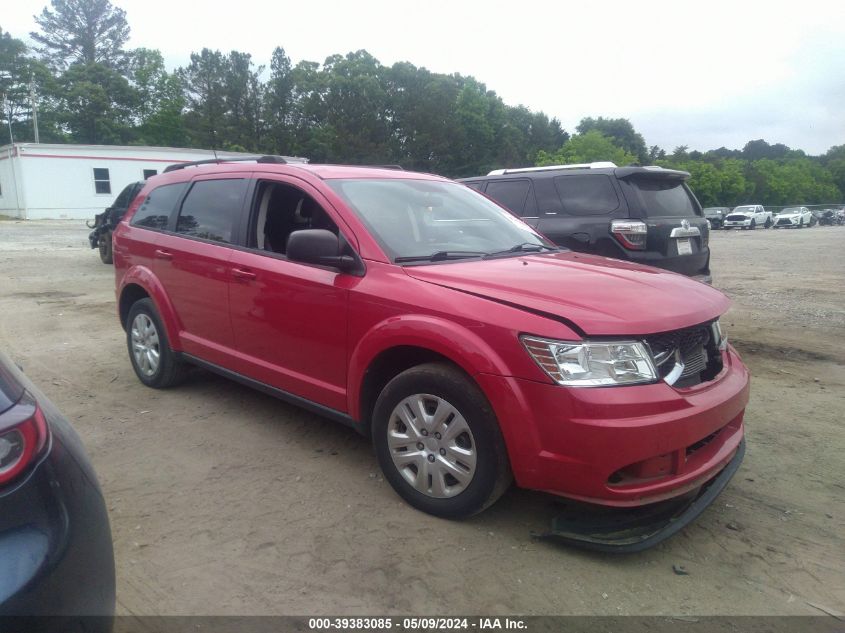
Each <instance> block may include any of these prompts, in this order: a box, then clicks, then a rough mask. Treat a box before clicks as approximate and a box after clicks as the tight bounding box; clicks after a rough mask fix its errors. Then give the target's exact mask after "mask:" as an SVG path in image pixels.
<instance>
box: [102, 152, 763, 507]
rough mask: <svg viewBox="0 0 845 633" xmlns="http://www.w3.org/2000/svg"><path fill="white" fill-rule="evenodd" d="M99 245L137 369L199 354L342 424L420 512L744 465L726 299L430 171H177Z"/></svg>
mask: <svg viewBox="0 0 845 633" xmlns="http://www.w3.org/2000/svg"><path fill="white" fill-rule="evenodd" d="M113 246H114V263H115V272H116V291H117V297H118V306H119V316H120V322H121V324H122V325H123V327H124V328H125V330H126V338H127V344H128V348H129V358H130V360H131V362H132V366H133V368H134V370H135V372H136V374H137V376H138V378H139V380H140V381H141V382H143V383H144V384H145V385H147V386H149V387H155V388H162V387H170V386H172V385H174V384H176V383H177V382H178V381H179V380H180V378H181V377H182V376H183V375H184V370H185V368H186V366H188V365H198V366H200V367H204V368H206V369H209V370H211V371H215V372H219V373H221V374H223V375H225V376H228V377H230V378H232V379H234V380H237V381H240V382H243V383H245V384H247V385H251V386H253V387H255V388H258V389H260V390H262V391H265V392H268V393H271V394H273V395H276V396H278V397H279V398H282V399H284V400H287V401H289V402H293V403H296V404H298V405H301V406H303V407H306V408H308V409H311V410H313V411H317V412H319V413H321V414H323V415H325V416H328V417H331V418H334V419H336V420H338V421H340V422H342V423H344V424H347V425H349V426H351V427H353V428H355V429H357V430H358V431H359V432H361V433H363V434H366V435H367V436H369V437H371V438H372V442H373V445H374V447H375V452H376V454H377V456H378V461H379V463H380V465H381V468H382V470H383V471H384V475H385V477H386V478H387V480H388V481H389V482H390V484H391V485H392V486H393V488H394V489H395V490H396V492H397V493H398V494H399V495H401V496H402V497H403V498H404V499H405V500H406V501H407V502H408V503H410V504H411V505H413V506H414V507H416V508H418V509H420V510H423V511H425V512H428V513H431V514H434V515H438V516H442V517H465V516H468V515H471V514H473V513H476V512H479V511H481V510H483V509H484V508H486V507H487V506H489V505H490V504H492V503H493V502H494V501H496V499H497V498H498V497H499V496H501V495H502V493H503V492H504V491H505V490H506V489H507V488H508V486H509V485H510V484H511V482H512V481H515V482H516V484H517V485H518V486H520V487H523V488H530V489H535V490H542V491H546V492H549V493H553V494H555V495H560V496H563V497H568V498H570V499H575V500H578V501H582V502H589V503H591V504H601V505H605V506H620V507H628V508H631V507H634V506H646V505H650V504H656V503H657V502H663V501H665V500H667V499H672V498H676V497H682V496H689V495H695V494H696V493H697V491H699V490H703V489H706V488H707V487H708V484H709V483H711V482H712V481H714V480H716V479H718V478H720V477H721V478H722V479H725V481H724V483H727V479H730V475H732V474H733V472H734V471H735V470H736V467H737V466H738V465H739V462H740V461H741V459H742V455H743V451H744V442H743V421H742V420H743V412H744V409H745V406H746V403H747V402H748V393H749V375H748V372H747V370H746V368H745V367H744V365H743V364H742V362H741V361H740V358H739V356H738V355H737V354H736V352H735V351H734V349H733V348H732V347H731V345H729V344H728V342H727V339H726V337H725V335H724V333H723V331H722V329H721V327H720V325H719V317H720V316H722V315H723V314H724V313H725V311H726V310H727V308H728V305H729V302H728V299H727V298H726V297H725V296H724V295H723V294H722V293H720V292H719V291H717V290H714V289H713V288H711V287H710V286H707V285H705V284H702V283H699V282H697V281H692V280H690V279H688V278H686V277H684V276H682V275H677V274H674V273H670V272H667V271H663V270H660V269H657V268H650V267H646V266H641V265H638V264H633V263H630V262H623V261H617V260H613V259H608V258H604V257H596V256H591V255H584V254H579V253H574V252H571V251H568V250H566V249H563V248H559V247H557V246H555V245H554V244H553V243H551V242H550V241H548V240H547V239H546V238H544V237H543V236H542V235H540V234H539V233H537V232H536V231H534V230H533V229H532V228H530V227H529V226H528V225H526V224H524V223H523V222H522V221H521V220H519V219H518V218H515V217H514V216H513V215H511V214H510V213H509V212H508V211H506V210H505V209H503V208H502V207H500V206H498V205H497V204H496V203H494V202H493V201H491V200H490V199H488V198H486V197H485V196H484V195H482V194H480V193H478V192H476V191H473V190H472V189H469V188H468V187H466V186H464V185H461V184H458V183H455V182H453V181H450V180H447V179H445V178H440V177H437V176H433V175H428V174H420V173H412V172H405V171H401V170H398V169H389V168H375V167H353V166H335V165H310V164H304V163H303V164H299V163H296V164H294V163H285V162H284V160H283V159H281V158H278V157H262V158H259V159H252V162H249V163H247V162H234V161H225V162H224V161H221V162H214V163H212V164H187V165H176V166H173V167H171V168H169V169H168V170H167V171H166V173H164V174H162V175H160V176H156V177H153V178H150V179H149V180H148V181H147V183H146V185H145V186H144V188H143V190H142V191H141V192H140V194H139V195H138V197H137V198H136V199H135V201H134V202H133V204H132V205H131V207H130V208H129V210H128V212H127V213H126V215H125V217H124V219H123V220H122V221H121V222H120V224H119V226H118V227H117V229H116V230H115V232H114V243H113ZM726 472H727V473H728V474H727V476H726V477H725V476H724V475H725V473H726ZM724 483H722V484H721V487H720V488H719V490H721V488H723V487H724ZM712 496H714V495H712ZM712 496H711V500H712ZM699 512H700V510H699Z"/></svg>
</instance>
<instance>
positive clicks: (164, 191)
mask: <svg viewBox="0 0 845 633" xmlns="http://www.w3.org/2000/svg"><path fill="white" fill-rule="evenodd" d="M185 186H186V184H185V183H184V182H179V183H176V184H173V185H162V186H161V187H156V188H155V189H153V190H152V191H151V192H150V193H148V194H147V197H146V198H145V199H144V202H143V203H142V204H141V206H140V208H139V209H138V210H137V211H136V212H135V215H133V216H132V221H131V222H130V224H131V225H132V226H143V227H146V228H148V229H158V230H160V231H164V230H165V229H167V223H168V221H169V220H170V214H171V213H172V212H173V207H175V206H176V202H178V200H179V197H180V196H181V195H182V192H183V191H185Z"/></svg>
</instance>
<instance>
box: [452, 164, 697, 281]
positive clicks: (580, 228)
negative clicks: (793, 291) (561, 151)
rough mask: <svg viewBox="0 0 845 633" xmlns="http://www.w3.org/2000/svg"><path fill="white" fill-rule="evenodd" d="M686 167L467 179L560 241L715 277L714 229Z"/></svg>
mask: <svg viewBox="0 0 845 633" xmlns="http://www.w3.org/2000/svg"><path fill="white" fill-rule="evenodd" d="M688 178H689V174H688V173H687V172H684V171H675V170H672V169H664V168H662V167H617V166H616V165H614V164H613V163H609V162H600V163H589V164H582V165H556V166H551V167H527V168H523V169H498V170H495V171H491V172H490V173H489V174H487V175H486V176H478V177H475V178H462V179H461V180H460V182H463V183H464V184H465V185H467V186H469V187H472V188H473V189H476V190H477V191H480V192H482V193H484V194H485V195H487V196H488V197H490V198H492V199H493V200H495V201H496V202H498V203H499V204H501V205H502V206H504V207H505V208H507V209H509V210H510V211H511V212H512V213H514V214H515V215H517V216H519V217H521V218H522V219H523V220H524V221H525V222H527V223H528V224H530V225H531V226H533V227H535V228H536V229H537V230H539V231H540V232H541V233H543V234H544V235H545V236H546V237H548V238H549V239H551V240H552V241H554V242H555V243H556V244H558V245H560V246H565V247H567V248H570V249H572V250H574V251H580V252H584V253H593V254H595V255H604V256H605V257H614V258H616V259H627V260H631V261H635V262H638V263H641V264H647V265H649V266H658V267H660V268H665V269H667V270H671V271H673V272H677V273H681V274H684V275H687V276H689V277H693V278H695V279H698V280H700V281H704V282H706V283H710V281H711V277H710V248H709V247H708V240H709V237H710V229H709V226H708V224H707V220H706V219H705V217H704V214H703V212H702V210H701V205H700V204H699V203H698V200H696V198H695V196H694V195H693V193H692V191H690V188H689V186H687V183H686V181H687V179H688Z"/></svg>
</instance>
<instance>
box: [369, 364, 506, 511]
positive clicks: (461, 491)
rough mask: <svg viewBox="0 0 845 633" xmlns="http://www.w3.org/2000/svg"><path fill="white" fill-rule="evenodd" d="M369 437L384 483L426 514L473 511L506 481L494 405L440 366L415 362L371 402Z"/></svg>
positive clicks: (457, 373)
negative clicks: (415, 365)
mask: <svg viewBox="0 0 845 633" xmlns="http://www.w3.org/2000/svg"><path fill="white" fill-rule="evenodd" d="M372 433H373V445H374V447H375V451H376V457H377V458H378V461H379V465H380V466H381V469H382V472H384V476H385V478H386V479H387V481H388V482H390V485H391V486H393V489H394V490H395V491H396V492H397V493H398V494H399V496H400V497H402V498H403V499H404V500H405V501H407V502H408V503H409V504H410V505H412V506H413V507H415V508H417V509H418V510H422V511H423V512H427V513H428V514H433V515H435V516H439V517H444V518H449V519H457V518H463V517H468V516H471V515H473V514H477V513H478V512H481V511H482V510H484V509H485V508H487V507H488V506H490V505H491V504H493V503H494V502H495V501H496V500H497V499H498V498H499V497H500V496H502V494H503V493H504V492H505V490H507V488H508V486H509V485H510V483H511V480H512V476H511V471H510V464H509V462H508V455H507V450H506V448H505V442H504V439H503V438H502V433H501V430H500V429H499V424H498V421H497V420H496V415H495V414H494V413H493V408H492V407H491V406H490V403H489V402H488V401H487V398H486V397H485V396H484V394H483V393H482V392H481V390H480V389H479V388H478V386H477V385H476V384H475V383H474V382H473V381H472V380H470V379H469V378H468V377H467V376H466V375H465V374H464V373H463V372H461V371H460V370H458V369H457V368H455V367H452V366H451V365H448V364H446V363H427V364H425V365H419V366H417V367H412V368H411V369H408V370H406V371H404V372H402V373H401V374H399V375H398V376H396V377H395V378H393V380H391V381H390V382H389V383H388V384H387V386H385V388H384V389H383V390H382V392H381V394H380V395H379V397H378V400H377V401H376V405H375V409H374V411H373V419H372Z"/></svg>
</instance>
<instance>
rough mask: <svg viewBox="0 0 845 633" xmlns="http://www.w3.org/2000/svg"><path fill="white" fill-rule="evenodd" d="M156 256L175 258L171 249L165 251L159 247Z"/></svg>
mask: <svg viewBox="0 0 845 633" xmlns="http://www.w3.org/2000/svg"><path fill="white" fill-rule="evenodd" d="M156 257H158V258H159V259H173V253H171V252H170V251H163V250H161V249H159V248H157V249H156Z"/></svg>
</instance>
